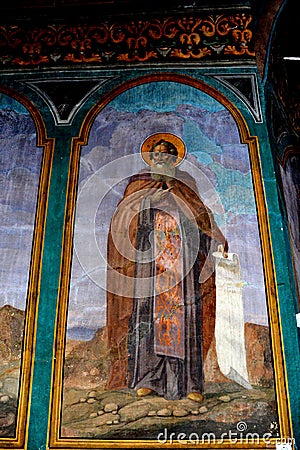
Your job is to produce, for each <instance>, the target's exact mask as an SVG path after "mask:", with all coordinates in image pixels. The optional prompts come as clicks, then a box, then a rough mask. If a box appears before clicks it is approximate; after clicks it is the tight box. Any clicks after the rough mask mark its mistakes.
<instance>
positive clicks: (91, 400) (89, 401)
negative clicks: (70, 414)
mask: <svg viewBox="0 0 300 450" xmlns="http://www.w3.org/2000/svg"><path fill="white" fill-rule="evenodd" d="M96 401H97V400H96V399H95V398H93V397H92V398H88V399H87V403H96Z"/></svg>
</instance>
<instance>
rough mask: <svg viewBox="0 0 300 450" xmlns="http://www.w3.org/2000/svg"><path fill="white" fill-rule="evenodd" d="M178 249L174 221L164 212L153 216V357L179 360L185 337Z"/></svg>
mask: <svg viewBox="0 0 300 450" xmlns="http://www.w3.org/2000/svg"><path fill="white" fill-rule="evenodd" d="M181 246H182V243H181V236H180V229H179V226H178V223H177V221H176V219H175V218H174V217H172V216H171V215H170V214H167V213H166V212H164V211H159V212H157V213H156V215H155V265H156V286H155V300H154V302H155V303H154V304H155V307H154V318H155V321H154V348H155V353H157V354H160V355H166V356H172V357H176V358H180V359H183V358H184V356H185V351H184V348H185V347H184V342H185V336H184V299H183V287H182V283H181V280H182V271H183V261H182V253H180V250H181Z"/></svg>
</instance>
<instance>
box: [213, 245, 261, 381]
mask: <svg viewBox="0 0 300 450" xmlns="http://www.w3.org/2000/svg"><path fill="white" fill-rule="evenodd" d="M213 256H214V257H215V258H216V326H215V338H216V352H217V358H218V363H219V367H220V370H221V372H222V373H223V374H224V375H225V376H226V377H227V378H229V379H231V380H233V381H235V382H236V383H238V384H240V385H242V386H243V387H245V388H246V389H251V388H252V386H251V384H250V383H249V379H248V371H247V362H246V348H245V328H244V306H243V296H242V284H243V283H242V280H241V267H240V261H239V257H238V255H237V254H236V253H228V257H227V258H224V257H223V255H222V253H221V252H214V253H213Z"/></svg>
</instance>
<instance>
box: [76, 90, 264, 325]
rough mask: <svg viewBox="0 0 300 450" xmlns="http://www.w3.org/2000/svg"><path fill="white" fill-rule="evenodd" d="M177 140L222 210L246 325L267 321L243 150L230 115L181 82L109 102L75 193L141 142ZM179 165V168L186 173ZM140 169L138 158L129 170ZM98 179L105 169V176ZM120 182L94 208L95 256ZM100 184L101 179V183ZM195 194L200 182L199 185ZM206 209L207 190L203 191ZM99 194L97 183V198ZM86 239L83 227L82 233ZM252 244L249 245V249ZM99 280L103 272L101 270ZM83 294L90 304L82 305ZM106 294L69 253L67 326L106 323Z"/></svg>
mask: <svg viewBox="0 0 300 450" xmlns="http://www.w3.org/2000/svg"><path fill="white" fill-rule="evenodd" d="M166 131H167V132H171V133H174V134H177V135H178V136H180V137H181V138H182V139H183V140H184V142H185V144H186V147H187V156H186V161H187V162H188V163H191V164H192V165H193V166H194V167H195V169H197V170H198V169H199V170H201V171H202V173H203V176H204V177H206V178H207V179H208V180H209V182H210V183H211V187H212V190H213V191H214V195H216V196H217V197H218V198H219V200H220V204H221V206H222V207H223V208H224V211H225V212H224V211H220V207H219V206H220V205H219V206H218V205H216V209H215V210H214V215H215V218H216V220H217V222H218V224H219V226H220V227H221V228H222V231H223V232H224V234H225V235H226V237H227V238H228V241H229V245H230V251H232V252H237V253H238V254H239V257H240V260H241V265H242V277H243V280H242V281H243V282H244V304H245V320H246V321H249V322H254V323H262V324H266V323H267V313H266V302H265V288H264V279H263V269H262V261H261V257H260V255H261V248H260V238H259V233H258V225H257V218H256V205H255V199H254V193H253V186H252V178H251V172H250V163H249V156H248V147H247V146H246V145H244V144H241V142H240V137H239V132H238V128H237V126H236V123H235V121H234V119H233V117H232V116H231V114H230V112H229V111H228V110H227V109H226V108H225V107H224V106H223V105H221V104H220V103H218V102H217V101H216V100H215V99H213V98H211V97H209V96H208V95H207V94H205V93H202V92H200V91H198V90H197V89H195V88H191V87H189V86H186V85H182V84H179V83H173V82H172V83H170V82H168V83H167V82H161V83H150V84H146V85H140V86H137V87H135V88H132V89H130V90H128V91H126V92H124V93H122V94H121V95H120V96H119V97H117V98H115V99H114V100H113V101H111V102H110V103H109V104H108V105H107V106H106V107H105V108H104V109H103V110H102V111H101V112H100V113H99V115H98V117H96V119H95V121H94V123H93V126H92V128H91V131H90V136H89V142H88V145H87V146H86V147H84V148H83V150H82V156H81V161H80V185H79V191H80V190H81V188H82V187H83V186H84V184H85V183H86V182H87V181H88V180H89V179H90V177H91V176H93V174H96V173H97V172H98V171H99V170H102V167H104V166H106V165H107V164H110V163H111V162H112V161H114V160H115V159H116V158H122V157H124V156H128V155H132V154H136V155H140V146H141V144H142V142H143V141H144V140H145V138H146V137H147V136H149V135H151V134H153V133H156V132H166ZM184 164H185V163H183V164H182V166H181V168H182V169H183V170H186V169H185V166H184ZM144 167H145V164H144V163H143V161H142V159H141V158H140V159H137V163H136V167H134V171H135V172H138V171H139V170H141V169H142V168H144ZM103 174H104V177H105V176H106V175H105V171H104V172H103ZM121 175H122V176H123V180H122V182H121V183H120V184H119V185H117V186H116V187H115V189H114V192H111V193H110V195H109V196H108V197H107V199H106V201H105V202H103V204H102V205H100V207H99V210H98V211H97V214H96V218H95V224H96V225H95V226H96V228H95V233H96V235H97V240H98V246H99V249H101V251H104V252H105V249H106V236H107V231H108V227H109V222H110V218H111V216H112V214H113V212H114V210H115V208H116V205H117V203H118V201H119V200H120V199H121V197H122V194H123V191H124V188H125V186H126V176H129V175H130V174H126V173H125V172H123V173H122V174H121ZM104 182H105V180H104ZM197 182H198V184H199V189H201V183H202V180H200V179H199V180H197ZM200 193H201V195H202V196H203V200H204V201H205V202H206V204H209V201H210V198H208V197H207V196H209V195H210V194H211V192H207V193H204V192H201V191H200ZM94 195H97V186H95V193H94ZM80 232H82V233H83V234H82V237H83V238H84V230H81V231H80ZM249 243H250V245H249ZM102 269H103V278H105V270H106V268H105V267H103V268H102ZM87 297H88V299H89V301H88V303H89V304H88V307H85V302H86V300H84V299H86V298H87ZM105 308H106V294H105V290H104V289H102V288H100V287H97V286H96V285H95V284H94V283H93V282H92V281H91V280H90V279H89V278H88V277H87V276H86V273H85V272H84V271H83V270H82V267H81V265H80V263H79V261H78V260H77V258H76V255H75V256H74V260H73V267H72V283H71V291H70V307H69V318H68V326H69V328H72V327H74V326H85V327H91V328H93V327H94V328H97V326H100V325H104V324H105V315H106V310H105Z"/></svg>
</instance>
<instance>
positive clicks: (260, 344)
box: [245, 322, 274, 387]
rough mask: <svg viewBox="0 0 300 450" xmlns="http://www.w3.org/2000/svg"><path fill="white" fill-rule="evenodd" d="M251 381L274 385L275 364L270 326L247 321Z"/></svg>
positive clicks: (247, 347) (255, 384)
mask: <svg viewBox="0 0 300 450" xmlns="http://www.w3.org/2000/svg"><path fill="white" fill-rule="evenodd" d="M245 341H246V355H247V368H248V375H249V382H250V384H252V385H254V386H265V387H272V386H273V382H274V381H273V380H274V378H273V366H272V355H271V345H270V336H269V327H268V326H263V325H257V324H254V323H248V322H247V323H245Z"/></svg>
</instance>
